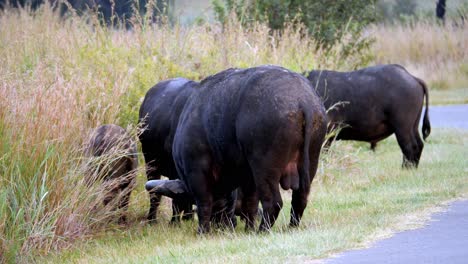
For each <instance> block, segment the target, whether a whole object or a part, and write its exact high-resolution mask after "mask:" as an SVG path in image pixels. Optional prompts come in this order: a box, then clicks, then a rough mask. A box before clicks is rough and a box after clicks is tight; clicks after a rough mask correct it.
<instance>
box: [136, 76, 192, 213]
mask: <svg viewBox="0 0 468 264" xmlns="http://www.w3.org/2000/svg"><path fill="white" fill-rule="evenodd" d="M197 86H198V83H197V82H193V81H190V80H187V79H184V78H176V79H171V80H166V81H162V82H160V83H158V84H156V85H155V86H154V87H152V88H151V89H150V90H149V91H148V92H147V93H146V96H145V99H144V100H143V103H142V105H141V107H140V115H139V121H140V123H141V125H142V128H143V129H144V131H143V132H142V133H141V134H140V142H141V146H142V150H143V155H144V157H145V162H146V176H147V178H148V180H158V179H161V175H164V176H166V177H168V178H169V179H171V180H173V179H178V178H179V177H178V175H177V171H176V168H175V165H174V161H173V159H172V141H173V140H174V133H175V129H176V127H177V123H178V121H179V115H180V113H181V111H182V109H183V108H184V106H185V102H186V101H187V99H188V98H189V97H190V96H191V94H192V93H193V92H194V91H195V88H196V87H197ZM160 200H161V196H160V195H156V194H154V193H150V209H149V212H148V220H150V221H154V220H156V212H157V208H158V206H159V203H160ZM172 210H173V214H172V222H177V221H179V217H180V215H182V213H184V214H183V219H190V218H192V216H193V212H192V204H191V203H190V202H188V201H184V200H183V199H174V200H173V201H172Z"/></svg>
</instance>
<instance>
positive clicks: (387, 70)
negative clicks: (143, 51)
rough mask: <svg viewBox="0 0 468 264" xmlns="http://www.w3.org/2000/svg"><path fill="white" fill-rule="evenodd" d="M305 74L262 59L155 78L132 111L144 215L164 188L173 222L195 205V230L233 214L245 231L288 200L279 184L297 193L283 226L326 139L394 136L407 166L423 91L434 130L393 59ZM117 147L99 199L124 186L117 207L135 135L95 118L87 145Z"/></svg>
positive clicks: (419, 89) (416, 82)
mask: <svg viewBox="0 0 468 264" xmlns="http://www.w3.org/2000/svg"><path fill="white" fill-rule="evenodd" d="M305 75H306V77H304V76H303V75H301V74H298V73H295V72H292V71H290V70H287V69H285V68H282V67H279V66H273V65H264V66H258V67H253V68H247V69H237V68H231V69H227V70H224V71H221V72H219V73H217V74H214V75H212V76H209V77H207V78H205V79H204V80H202V81H200V82H195V81H192V80H187V79H184V78H176V79H170V80H165V81H162V82H160V83H158V84H156V85H155V86H154V87H152V88H151V89H150V90H149V91H148V92H147V93H146V95H145V98H144V100H143V103H142V105H141V107H140V112H139V124H140V126H141V127H142V132H141V133H140V134H139V140H140V142H141V147H142V151H143V156H144V159H145V163H146V175H147V179H148V182H147V183H146V186H145V187H146V190H147V191H148V192H149V196H150V209H149V212H148V216H147V219H148V221H150V222H155V221H156V214H157V209H158V206H159V203H160V201H161V196H168V197H170V198H172V210H173V213H172V220H171V222H178V221H180V218H182V219H184V220H187V219H191V218H193V214H194V212H193V209H192V208H193V205H196V214H197V217H198V232H199V233H206V232H209V231H210V228H211V227H213V226H217V227H227V228H233V227H235V226H236V224H237V221H236V215H240V216H241V219H243V220H244V221H245V228H246V230H254V229H255V223H256V221H255V219H256V216H257V215H258V214H260V215H261V223H260V226H259V228H258V230H259V231H266V230H269V229H270V228H271V227H272V226H273V225H274V223H275V221H276V219H277V218H278V215H279V212H280V210H281V208H282V206H283V201H282V198H281V194H280V187H281V188H282V189H283V190H292V200H291V212H290V223H289V225H290V226H291V227H295V226H298V225H299V223H300V221H301V218H302V215H303V213H304V209H305V208H306V206H307V202H308V195H309V192H310V187H311V183H312V180H313V179H314V176H315V174H316V171H317V167H318V162H319V156H320V153H321V150H322V146H324V147H325V148H328V146H329V145H330V144H331V143H332V141H333V140H338V139H342V140H358V141H364V142H369V143H371V146H372V148H374V147H375V145H376V143H377V142H378V141H380V140H383V139H385V138H386V137H388V136H390V135H392V134H393V133H395V136H396V138H397V141H398V144H399V146H400V148H401V151H402V153H403V167H404V168H416V167H417V166H418V163H419V160H420V157H421V153H422V149H423V145H424V144H423V141H422V140H421V137H420V135H419V132H418V127H419V120H420V118H421V114H422V110H423V105H424V97H425V100H426V105H425V107H426V109H425V111H424V116H423V122H422V134H423V138H424V139H426V137H427V136H428V135H429V133H430V123H429V117H428V91H427V87H426V85H425V83H424V82H423V81H422V80H420V79H418V78H416V77H414V76H412V75H411V74H410V73H408V71H406V70H405V69H404V68H403V67H402V66H399V65H379V66H374V67H369V68H365V69H361V70H357V71H352V72H335V71H326V70H320V71H311V72H309V73H307V74H305ZM327 133H329V135H330V134H333V135H334V136H328V137H326V134H327ZM117 136H118V138H119V139H120V141H119V140H115V139H116V138H117ZM326 138H327V139H326ZM119 142H120V143H119ZM112 147H113V148H116V149H120V150H122V152H121V153H122V155H120V156H119V158H116V159H112V163H110V164H107V166H104V167H106V168H107V170H105V173H101V174H103V175H104V176H103V177H102V178H103V179H102V180H101V181H102V182H106V181H108V180H109V179H119V181H118V184H116V185H115V186H114V187H113V188H110V191H108V193H109V195H108V196H106V197H105V199H104V203H108V202H109V199H111V198H112V197H113V196H112V195H111V194H115V193H124V195H119V197H120V198H119V199H121V200H119V201H117V205H118V207H120V208H125V207H127V205H128V198H129V195H130V191H131V189H132V188H133V185H134V180H135V170H136V167H137V157H136V155H137V151H136V146H135V143H134V142H133V139H132V138H131V137H130V136H129V135H128V134H127V133H126V132H125V130H124V129H123V128H120V127H118V126H116V125H106V126H101V127H99V128H98V129H96V130H95V132H94V133H93V136H92V137H91V140H90V143H89V146H88V147H87V153H88V156H93V157H99V156H101V155H103V154H104V153H106V151H108V150H109V149H111V148H112ZM102 167H103V165H102V164H101V165H99V166H98V169H97V170H102ZM161 176H165V177H167V178H168V179H161ZM126 189H127V190H126ZM109 197H110V198H109ZM259 204H261V210H260V209H259ZM259 212H260V213H259ZM121 218H122V217H121ZM123 220H124V219H123Z"/></svg>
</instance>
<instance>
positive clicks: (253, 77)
mask: <svg viewBox="0 0 468 264" xmlns="http://www.w3.org/2000/svg"><path fill="white" fill-rule="evenodd" d="M326 124H327V117H326V114H325V109H324V107H323V104H322V103H321V101H320V99H319V97H318V96H317V94H316V93H315V92H314V91H313V89H312V87H311V85H310V83H309V82H308V81H307V79H305V78H304V77H302V76H301V75H299V74H296V73H293V72H290V71H288V70H286V69H284V68H281V67H277V66H260V67H255V68H250V69H228V70H225V71H222V72H220V73H218V74H216V75H213V76H211V77H208V78H206V79H205V80H203V81H202V82H201V84H200V86H199V90H198V91H197V93H194V94H193V96H192V97H190V98H189V99H188V101H187V103H186V106H185V107H184V110H183V112H182V114H181V116H180V120H179V124H178V126H177V131H176V134H175V137H174V142H173V147H172V150H173V157H174V161H175V163H176V167H177V171H178V173H179V176H180V178H181V180H182V182H183V183H184V186H186V187H185V189H186V190H187V191H188V192H189V193H190V195H191V196H192V197H193V198H194V200H195V203H196V205H197V214H198V219H199V228H198V231H199V232H201V233H203V232H208V231H209V229H210V220H211V217H212V214H213V210H214V209H213V207H214V203H215V202H216V201H218V200H220V199H223V197H226V196H229V195H230V194H231V193H232V192H233V191H234V190H235V189H236V188H238V187H239V188H241V190H242V193H243V201H242V204H243V205H244V206H245V209H246V210H245V213H246V218H247V225H246V228H247V229H252V228H253V225H254V218H255V216H256V214H257V211H258V202H259V200H260V202H261V203H262V207H263V219H262V223H261V224H260V230H267V229H269V228H270V227H271V226H272V225H273V224H274V222H275V220H276V218H277V216H278V214H279V211H280V209H281V208H282V204H283V203H282V199H281V195H280V192H279V185H281V187H282V188H283V189H292V190H293V195H292V210H291V220H290V225H291V226H297V225H298V224H299V222H300V219H301V217H302V214H303V212H304V209H305V207H306V205H307V197H308V195H309V191H310V185H311V182H312V179H313V178H314V176H315V173H316V170H317V164H318V159H319V154H320V150H321V146H322V143H323V140H324V137H325V134H326ZM229 208H233V207H231V205H230V206H229Z"/></svg>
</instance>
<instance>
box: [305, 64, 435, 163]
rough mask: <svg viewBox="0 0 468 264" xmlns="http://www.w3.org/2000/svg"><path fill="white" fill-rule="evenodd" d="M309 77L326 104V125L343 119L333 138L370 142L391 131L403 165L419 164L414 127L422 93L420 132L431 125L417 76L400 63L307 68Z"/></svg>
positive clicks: (423, 89)
mask: <svg viewBox="0 0 468 264" xmlns="http://www.w3.org/2000/svg"><path fill="white" fill-rule="evenodd" d="M308 79H309V80H310V81H311V83H312V86H314V87H315V89H316V91H317V92H318V94H319V95H320V97H321V98H322V99H323V102H324V105H325V107H326V108H327V109H329V111H328V118H329V120H330V126H329V128H331V129H333V128H336V127H337V126H340V125H343V127H342V128H341V130H339V133H338V135H337V136H336V139H345V140H359V141H366V142H370V143H371V145H372V148H374V147H375V144H376V143H377V142H378V141H380V140H383V139H385V138H386V137H388V136H390V135H391V134H393V133H395V135H396V138H397V140H398V144H399V145H400V148H401V151H402V152H403V166H404V167H411V166H415V167H417V166H418V163H419V159H420V157H421V153H422V150H423V146H424V143H423V141H422V140H421V137H420V136H419V132H418V125H419V119H420V117H421V112H422V108H423V103H424V96H426V110H425V113H424V118H423V125H422V133H423V138H424V139H426V138H427V136H429V133H430V131H431V126H430V123H429V116H428V111H429V97H428V96H429V94H428V91H427V87H426V84H425V83H424V82H423V81H422V80H421V79H418V78H416V77H414V76H412V75H411V74H410V73H408V71H406V69H405V68H403V67H402V66H400V65H380V66H374V67H369V68H364V69H361V70H357V71H352V72H336V71H326V70H323V71H320V70H319V71H311V72H310V73H309V75H308ZM330 142H331V141H330Z"/></svg>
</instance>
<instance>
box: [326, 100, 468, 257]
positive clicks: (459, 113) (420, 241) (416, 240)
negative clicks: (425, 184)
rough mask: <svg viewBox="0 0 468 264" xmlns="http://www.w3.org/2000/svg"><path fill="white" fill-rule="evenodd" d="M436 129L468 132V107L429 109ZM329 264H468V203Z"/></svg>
mask: <svg viewBox="0 0 468 264" xmlns="http://www.w3.org/2000/svg"><path fill="white" fill-rule="evenodd" d="M429 119H430V122H431V126H432V127H434V128H454V129H468V105H451V106H430V107H429ZM324 262H325V263H327V264H342V263H345V264H354V263H356V264H357V263H359V264H366V263H369V264H371V263H372V264H374V263H379V264H385V263H425V264H426V263H453V264H458V263H460V264H461V263H463V264H467V263H468V200H465V201H458V202H454V203H452V204H451V205H450V207H449V209H448V210H447V211H446V212H443V213H437V214H435V215H434V216H433V217H432V220H431V221H430V222H429V224H428V226H426V227H424V228H421V229H416V230H410V231H404V232H401V233H398V234H396V235H394V236H393V237H391V238H388V239H384V240H381V241H379V242H377V243H376V244H375V245H374V246H372V247H371V248H368V249H361V250H352V251H346V252H344V253H341V254H340V255H339V256H338V257H336V258H330V259H326V260H325V261H324Z"/></svg>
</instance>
